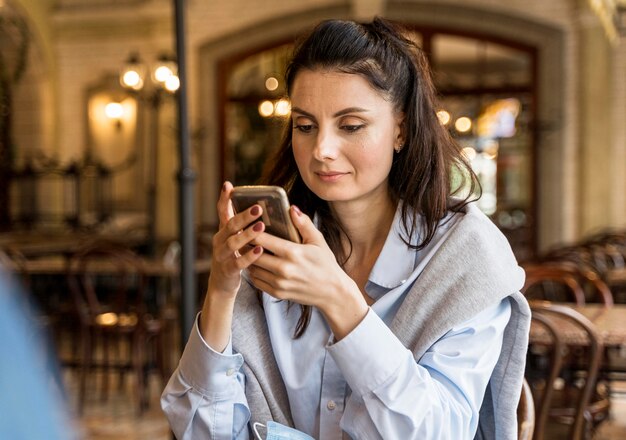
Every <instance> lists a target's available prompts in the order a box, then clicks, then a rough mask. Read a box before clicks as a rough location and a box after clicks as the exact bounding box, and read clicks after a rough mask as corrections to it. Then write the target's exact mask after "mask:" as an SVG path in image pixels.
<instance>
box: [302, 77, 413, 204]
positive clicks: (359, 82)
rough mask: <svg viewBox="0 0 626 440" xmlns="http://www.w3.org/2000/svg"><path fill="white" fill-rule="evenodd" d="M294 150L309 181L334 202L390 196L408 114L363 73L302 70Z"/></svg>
mask: <svg viewBox="0 0 626 440" xmlns="http://www.w3.org/2000/svg"><path fill="white" fill-rule="evenodd" d="M291 105H292V110H291V111H292V120H293V129H292V130H293V132H292V135H293V137H292V142H293V152H294V157H295V160H296V163H297V165H298V169H299V171H300V174H301V176H302V178H303V180H304V182H305V183H306V185H307V186H308V187H309V188H310V189H311V191H313V192H314V193H315V194H316V195H317V196H318V197H320V198H321V199H323V200H326V201H328V202H347V201H355V200H371V199H372V197H380V196H383V197H388V189H387V185H388V180H387V177H388V175H389V170H390V169H391V162H392V160H393V154H394V148H397V147H398V146H401V145H402V143H403V142H402V130H401V124H402V114H401V113H399V112H397V111H395V110H394V108H393V104H392V103H391V102H390V101H387V100H386V99H385V97H384V96H383V95H382V94H381V93H380V92H378V91H377V90H375V89H374V88H372V87H371V86H370V85H369V83H368V82H367V80H366V79H365V78H363V77H362V76H360V75H356V74H348V73H341V72H336V71H324V70H306V69H305V70H301V71H300V72H298V74H297V75H296V77H295V80H294V83H293V86H292V93H291Z"/></svg>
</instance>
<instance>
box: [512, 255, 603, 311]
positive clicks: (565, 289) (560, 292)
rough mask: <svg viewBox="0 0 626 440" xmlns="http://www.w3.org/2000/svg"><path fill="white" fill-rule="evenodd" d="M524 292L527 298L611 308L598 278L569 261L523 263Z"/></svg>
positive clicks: (585, 268) (588, 270)
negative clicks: (524, 275) (595, 304)
mask: <svg viewBox="0 0 626 440" xmlns="http://www.w3.org/2000/svg"><path fill="white" fill-rule="evenodd" d="M524 270H525V271H526V283H525V285H524V291H525V292H526V297H527V298H529V299H544V300H550V301H557V302H575V303H576V305H583V304H585V303H587V302H595V303H601V304H603V305H604V306H605V307H610V306H612V305H613V294H612V293H611V289H610V288H609V287H608V285H607V284H606V283H605V282H604V281H603V280H602V278H600V276H599V275H598V274H597V273H596V272H594V271H593V270H590V269H589V268H587V267H584V266H582V267H581V266H578V265H576V264H575V263H572V262H569V261H560V262H559V261H551V262H545V263H532V264H525V265H524Z"/></svg>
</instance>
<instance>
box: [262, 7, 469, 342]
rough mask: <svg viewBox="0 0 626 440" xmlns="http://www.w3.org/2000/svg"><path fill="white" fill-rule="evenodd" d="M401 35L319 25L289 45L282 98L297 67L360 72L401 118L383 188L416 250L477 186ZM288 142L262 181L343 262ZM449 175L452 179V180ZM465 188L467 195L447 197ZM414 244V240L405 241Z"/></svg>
mask: <svg viewBox="0 0 626 440" xmlns="http://www.w3.org/2000/svg"><path fill="white" fill-rule="evenodd" d="M405 35H406V32H405V30H404V29H403V28H401V27H400V26H399V25H397V24H395V23H393V22H390V21H388V20H385V19H382V18H375V19H374V20H373V21H372V22H371V23H357V22H353V21H343V20H327V21H323V22H321V23H320V24H318V25H317V26H316V27H315V28H314V29H313V30H312V31H311V32H310V33H309V34H308V35H306V36H305V37H304V38H302V39H301V40H300V41H299V42H298V43H297V45H296V48H295V50H294V54H293V57H292V59H291V61H290V63H289V65H288V67H287V72H286V74H285V81H286V85H287V94H289V93H290V91H291V89H292V87H293V83H294V80H295V78H296V76H297V74H298V72H299V71H301V70H302V69H309V70H315V69H324V70H334V71H338V72H343V73H351V74H357V75H361V76H362V77H364V78H365V79H366V80H367V81H368V82H369V83H370V85H371V86H372V87H373V88H374V89H376V90H378V91H380V92H381V93H383V94H384V96H386V97H388V98H389V99H391V101H392V102H393V103H394V105H395V107H396V109H397V110H398V111H401V112H403V113H404V126H403V132H404V140H405V144H404V147H403V148H402V149H401V151H400V152H399V153H397V154H394V160H393V163H392V165H391V170H390V172H389V189H390V192H391V194H390V196H391V197H392V198H393V199H396V200H397V199H401V200H402V201H403V203H402V213H401V215H402V223H403V225H404V228H405V230H406V231H407V232H408V234H409V236H408V237H407V239H405V238H404V237H403V239H404V240H405V242H406V243H407V245H408V246H410V247H412V248H415V249H421V248H423V247H425V246H426V245H427V244H428V243H429V242H430V241H431V240H432V238H433V236H434V234H435V231H436V229H437V225H438V223H439V221H441V219H442V218H443V217H444V216H445V215H446V213H447V212H449V211H452V212H458V211H460V210H461V209H462V208H463V207H464V206H465V205H466V204H468V203H469V202H470V201H472V200H476V199H477V198H478V197H480V184H479V182H478V179H477V177H476V175H475V174H474V172H473V171H472V169H471V167H470V165H469V163H468V162H467V160H466V159H465V157H464V156H463V154H462V153H461V149H460V147H459V145H458V144H457V143H456V142H455V141H454V140H453V139H452V137H451V136H450V134H449V133H448V131H447V129H446V128H445V127H443V126H442V125H441V124H440V122H439V120H438V118H437V114H436V109H437V106H436V92H435V88H434V85H433V81H432V77H431V71H430V67H429V65H428V61H427V59H426V56H425V55H424V53H423V52H422V50H421V49H420V48H419V47H417V46H416V45H415V43H414V42H413V41H411V40H410V39H408V38H407V37H406V36H405ZM291 139H292V131H291V126H288V127H287V129H286V131H285V136H284V139H283V142H282V144H281V146H280V148H279V149H278V150H277V152H276V153H275V155H274V157H273V159H272V160H271V161H269V162H268V163H267V164H266V167H265V170H264V175H263V178H262V180H263V183H264V184H269V185H280V186H283V187H284V188H285V189H286V191H287V193H288V194H289V198H290V201H291V203H293V204H295V205H297V206H298V207H299V208H300V209H301V210H302V211H303V212H305V213H307V214H308V215H309V216H313V215H317V217H318V219H319V227H320V230H321V232H322V233H323V234H324V237H325V239H326V241H327V242H328V245H329V246H330V248H331V249H332V250H333V252H334V253H335V256H336V258H337V261H338V262H339V264H340V265H343V264H344V263H345V262H346V261H347V260H348V258H349V256H350V253H349V252H348V254H347V255H346V253H345V252H344V250H343V247H342V246H341V238H342V235H343V236H346V235H345V233H344V232H343V230H342V226H341V224H340V223H339V221H338V220H337V219H336V218H335V217H334V216H333V214H332V212H331V210H330V208H329V206H328V203H327V202H326V201H324V200H322V199H320V198H319V197H317V196H316V195H315V194H314V193H313V192H312V191H311V190H309V188H308V187H307V186H306V185H305V183H304V181H303V180H302V177H301V176H300V173H299V171H298V167H297V165H296V162H295V159H294V156H293V151H292V144H291ZM455 170H456V171H455ZM456 172H458V175H457V177H458V181H457V180H456V179H455V181H454V182H453V176H454V175H455V174H456ZM466 183H469V191H468V194H467V195H466V196H465V197H459V198H457V197H455V196H458V194H459V192H460V191H461V190H462V189H463V188H465V186H466ZM420 217H421V220H420ZM414 239H417V243H416V244H411V242H412V241H414ZM301 308H302V315H301V317H300V320H299V321H298V324H297V326H296V329H295V333H294V337H295V338H298V337H300V336H302V334H303V333H304V331H305V330H306V327H307V326H308V323H309V321H310V315H311V311H310V307H308V306H301Z"/></svg>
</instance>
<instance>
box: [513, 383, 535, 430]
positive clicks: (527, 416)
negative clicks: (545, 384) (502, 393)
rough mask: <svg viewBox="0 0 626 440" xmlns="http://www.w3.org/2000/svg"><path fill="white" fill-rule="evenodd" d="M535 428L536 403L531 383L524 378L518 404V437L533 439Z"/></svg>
mask: <svg viewBox="0 0 626 440" xmlns="http://www.w3.org/2000/svg"><path fill="white" fill-rule="evenodd" d="M534 429H535V404H534V401H533V395H532V391H531V390H530V385H528V382H527V381H526V378H524V382H522V392H521V395H520V400H519V404H518V405H517V439H518V440H531V439H532V438H533V431H534Z"/></svg>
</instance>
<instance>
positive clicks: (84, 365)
mask: <svg viewBox="0 0 626 440" xmlns="http://www.w3.org/2000/svg"><path fill="white" fill-rule="evenodd" d="M81 333H82V338H81V345H82V359H81V360H82V362H81V366H80V371H79V379H78V380H79V382H78V386H79V389H78V414H79V415H82V414H83V410H84V406H85V393H86V390H87V374H88V372H89V370H90V369H91V360H92V359H91V336H92V335H91V329H84V330H83V331H82V332H81Z"/></svg>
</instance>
